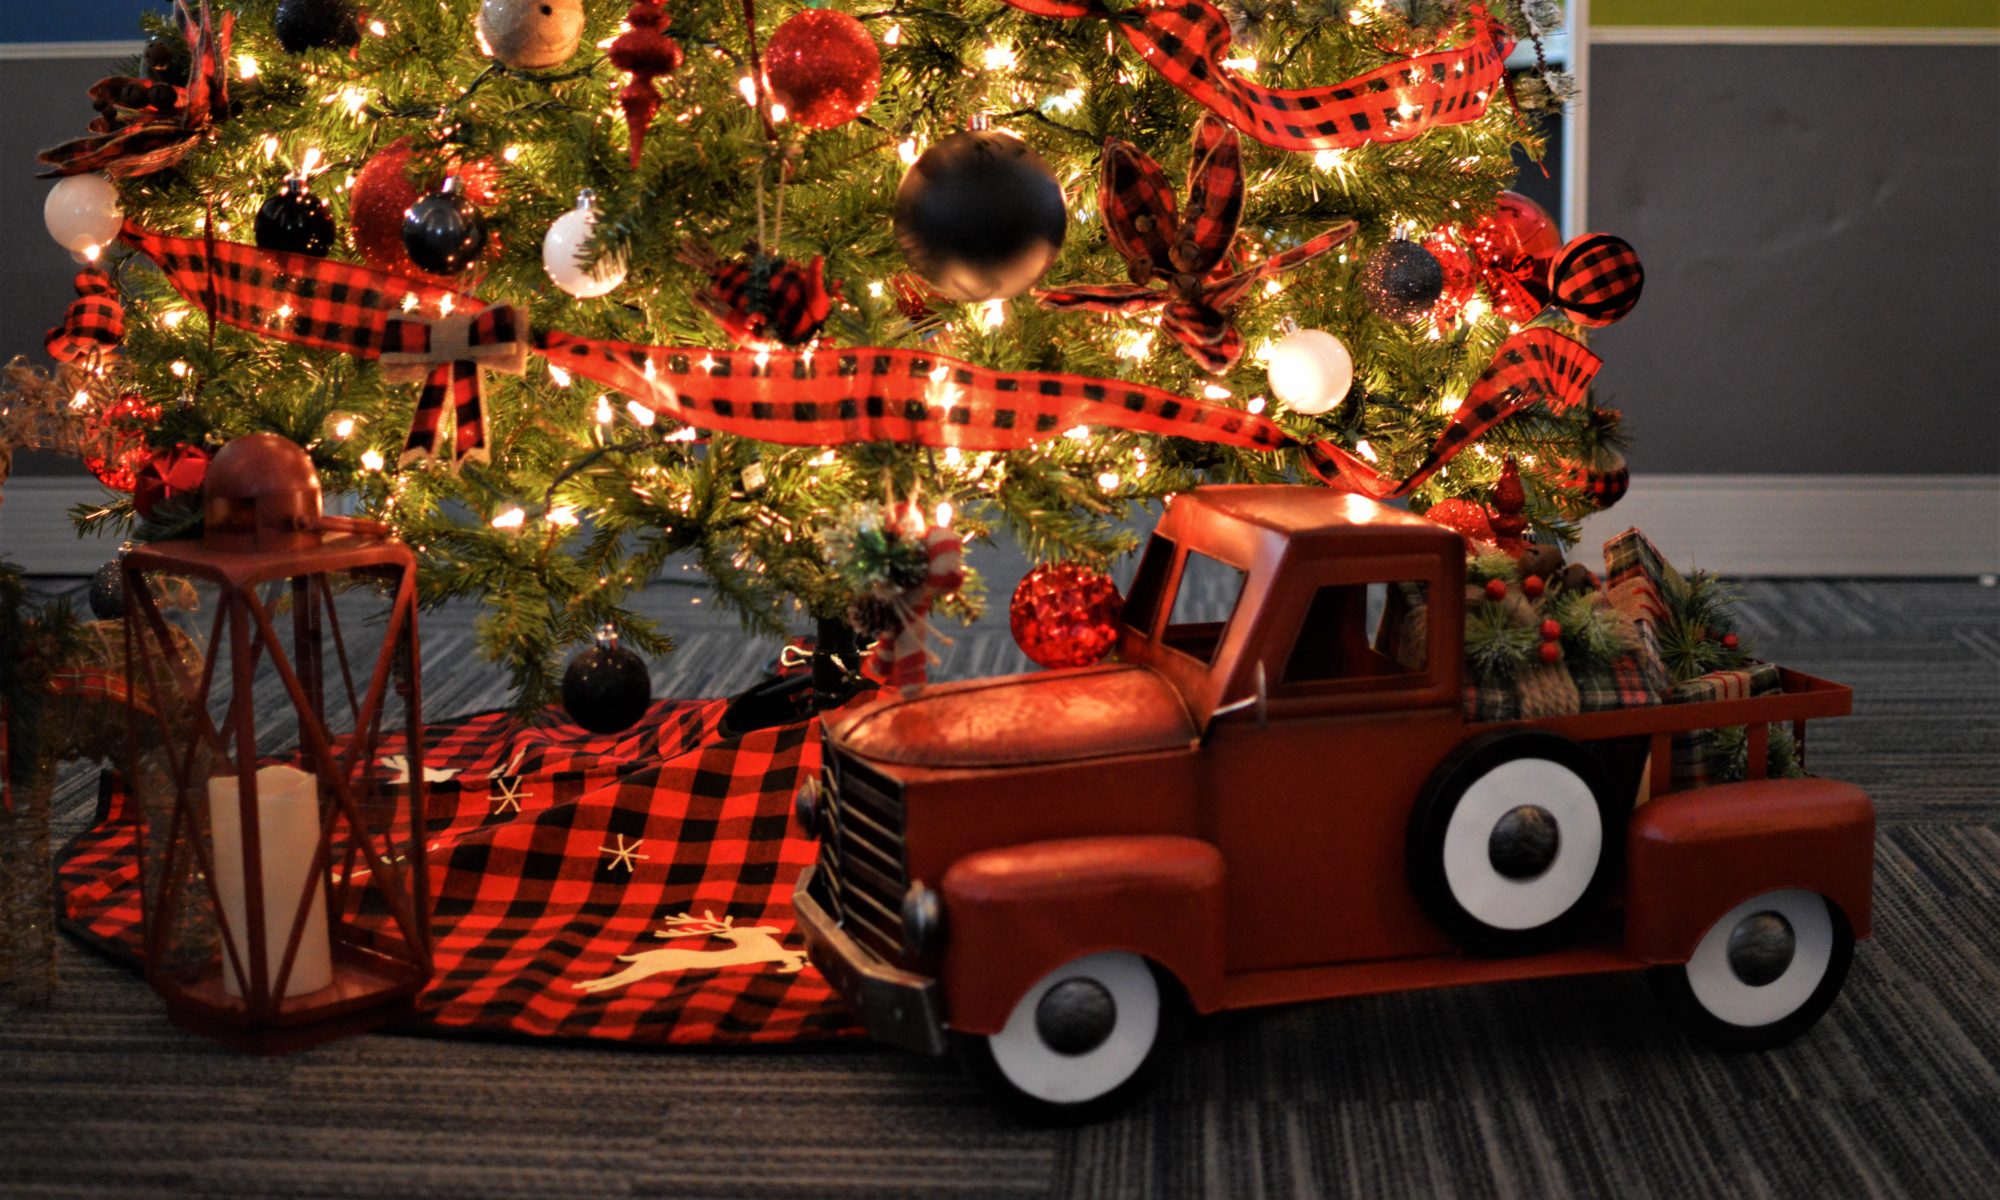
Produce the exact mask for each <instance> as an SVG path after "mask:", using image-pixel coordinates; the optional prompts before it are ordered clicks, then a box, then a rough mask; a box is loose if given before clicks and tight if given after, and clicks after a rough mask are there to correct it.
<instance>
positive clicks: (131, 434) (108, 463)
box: [83, 392, 160, 492]
mask: <svg viewBox="0 0 2000 1200" xmlns="http://www.w3.org/2000/svg"><path fill="white" fill-rule="evenodd" d="M159 419H160V406H159V405H157V404H154V403H153V402H152V401H150V400H148V399H146V398H145V397H144V396H141V395H139V394H138V393H136V392H127V393H125V394H124V395H122V396H120V397H118V399H116V400H114V401H112V402H111V406H110V407H109V408H107V409H105V410H104V412H103V413H102V414H100V415H99V416H98V417H97V418H96V419H95V420H94V421H93V422H92V429H91V434H92V437H91V445H90V449H89V450H88V451H87V452H86V453H85V454H84V456H83V465H84V466H86V467H88V468H89V469H90V473H91V474H92V475H95V476H97V481H98V482H99V483H101V484H103V485H104V486H105V487H108V488H110V489H111V490H112V491H114V492H129V491H131V490H132V485H133V484H134V483H136V482H138V477H139V468H140V467H142V466H144V465H145V464H146V460H147V459H148V458H151V457H152V455H153V452H152V451H151V450H148V449H147V448H146V429H147V427H148V426H150V425H152V423H153V422H154V421H157V420H159Z"/></svg>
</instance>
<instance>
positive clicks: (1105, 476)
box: [1097, 471, 1118, 492]
mask: <svg viewBox="0 0 2000 1200" xmlns="http://www.w3.org/2000/svg"><path fill="white" fill-rule="evenodd" d="M1097 486H1098V487H1101V488H1103V489H1104V490H1105V491H1107V492H1108V491H1111V490H1112V489H1113V488H1115V487H1117V486H1118V472H1116V471H1100V472H1098V475H1097Z"/></svg>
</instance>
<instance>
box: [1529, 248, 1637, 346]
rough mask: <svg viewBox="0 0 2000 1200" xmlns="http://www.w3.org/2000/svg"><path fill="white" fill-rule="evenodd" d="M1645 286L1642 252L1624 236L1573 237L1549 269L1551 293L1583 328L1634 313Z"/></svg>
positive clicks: (1608, 322) (1602, 324)
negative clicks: (1636, 249)
mask: <svg viewBox="0 0 2000 1200" xmlns="http://www.w3.org/2000/svg"><path fill="white" fill-rule="evenodd" d="M1645 286H1646V270H1645V268H1644V267H1642V266H1640V265H1639V255H1638V252H1637V251H1635V250H1633V249H1632V246H1631V243H1629V242H1627V241H1626V240H1625V239H1624V238H1621V237H1614V236H1612V235H1611V234H1608V233H1585V234H1580V235H1578V236H1577V237H1575V238H1572V239H1570V243H1569V245H1567V246H1564V247H1563V248H1562V253H1560V254H1558V255H1556V260H1555V262H1554V263H1553V264H1552V265H1551V266H1550V267H1549V292H1550V295H1551V296H1552V297H1553V299H1554V301H1555V303H1556V305H1557V306H1558V307H1559V308H1561V309H1562V310H1563V312H1564V313H1565V314H1567V315H1568V316H1569V319H1570V320H1572V321H1575V322H1576V323H1577V324H1579V325H1591V326H1600V327H1601V326H1604V325H1609V324H1611V323H1612V322H1613V321H1616V320H1618V319H1619V318H1621V317H1623V316H1624V315H1625V314H1627V313H1629V312H1631V311H1632V309H1633V308H1634V307H1636V306H1637V305H1638V303H1639V293H1640V291H1641V290H1643V289H1644V288H1645Z"/></svg>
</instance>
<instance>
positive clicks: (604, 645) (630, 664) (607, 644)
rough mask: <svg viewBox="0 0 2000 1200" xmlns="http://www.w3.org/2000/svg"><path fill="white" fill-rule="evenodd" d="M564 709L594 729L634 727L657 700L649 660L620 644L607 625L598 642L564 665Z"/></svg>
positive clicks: (613, 731)
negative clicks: (567, 664)
mask: <svg viewBox="0 0 2000 1200" xmlns="http://www.w3.org/2000/svg"><path fill="white" fill-rule="evenodd" d="M562 701H563V711H565V712H567V713H568V714H569V715H570V719H571V720H573V721H575V722H576V723H577V724H579V725H581V726H583V727H584V728H585V729H588V730H589V731H590V732H592V733H618V732H619V731H621V730H625V729H630V728H631V727H632V726H633V725H635V724H637V723H638V720H639V718H640V717H643V716H645V715H646V706H647V705H649V704H651V703H652V702H653V681H652V678H651V676H649V675H648V674H647V673H646V663H645V660H643V659H641V658H640V657H639V656H638V655H636V654H634V653H632V652H631V651H630V650H627V649H625V648H624V647H622V646H620V645H619V644H618V634H617V631H615V630H613V629H612V628H611V627H610V626H608V625H607V626H605V627H604V628H603V629H602V630H600V631H599V632H598V635H597V645H595V646H592V647H591V648H590V649H588V650H585V651H584V652H583V653H581V654H579V655H577V656H576V657H575V658H572V659H570V660H569V666H568V667H566V668H564V669H563V678H562Z"/></svg>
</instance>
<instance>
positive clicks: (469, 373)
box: [382, 304, 530, 464]
mask: <svg viewBox="0 0 2000 1200" xmlns="http://www.w3.org/2000/svg"><path fill="white" fill-rule="evenodd" d="M529 341H530V337H529V333H528V314H527V313H525V312H523V311H522V310H521V309H519V308H516V307H515V306H513V305H511V304H496V305H494V306H493V307H491V308H485V309H481V310H480V311H478V312H475V313H450V314H447V315H445V316H442V317H437V318H435V319H432V318H426V317H418V316H408V317H391V318H389V321H388V323H387V324H386V325H385V326H384V327H383V330H382V378H384V379H386V380H388V381H389V382H390V383H413V382H416V381H417V380H422V381H423V384H424V390H423V394H422V395H421V396H420V397H419V398H418V399H417V411H416V412H415V413H414V414H412V415H411V417H410V436H409V440H408V441H406V442H405V443H404V444H403V457H402V461H403V462H404V463H410V462H415V461H418V460H420V459H426V458H430V457H431V456H433V455H434V454H436V453H437V440H438V425H439V422H440V420H441V418H442V417H443V415H444V410H445V402H446V401H447V400H449V401H450V404H451V411H452V416H453V420H454V422H455V424H456V426H457V431H456V432H455V433H454V434H453V462H454V464H457V463H464V462H467V461H471V462H485V461H486V459H487V451H486V396H485V389H484V388H483V387H482V386H481V384H480V375H481V372H482V370H485V369H491V370H495V371H505V372H507V373H508V374H510V375H519V374H521V373H523V372H524V371H526V370H527V369H528V345H529Z"/></svg>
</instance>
